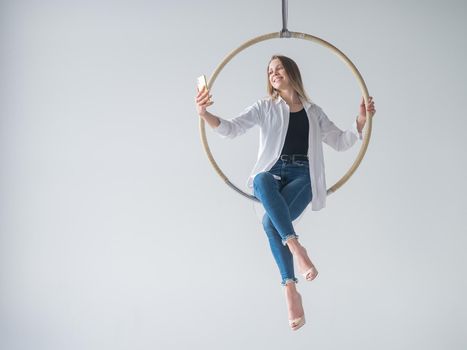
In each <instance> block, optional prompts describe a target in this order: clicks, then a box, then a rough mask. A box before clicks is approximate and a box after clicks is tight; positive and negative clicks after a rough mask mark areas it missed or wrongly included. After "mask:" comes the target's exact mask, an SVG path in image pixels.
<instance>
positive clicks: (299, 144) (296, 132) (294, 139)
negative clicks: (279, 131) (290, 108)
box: [281, 108, 310, 155]
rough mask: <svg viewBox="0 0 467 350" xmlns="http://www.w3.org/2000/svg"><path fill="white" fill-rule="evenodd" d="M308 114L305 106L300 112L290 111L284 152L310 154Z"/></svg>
mask: <svg viewBox="0 0 467 350" xmlns="http://www.w3.org/2000/svg"><path fill="white" fill-rule="evenodd" d="M309 128H310V126H309V124H308V116H307V114H306V112H305V109H304V108H303V109H302V110H301V111H299V112H294V113H292V112H290V118H289V127H288V128H287V135H286V136H285V143H284V148H282V152H281V155H283V154H289V155H291V154H308V131H309Z"/></svg>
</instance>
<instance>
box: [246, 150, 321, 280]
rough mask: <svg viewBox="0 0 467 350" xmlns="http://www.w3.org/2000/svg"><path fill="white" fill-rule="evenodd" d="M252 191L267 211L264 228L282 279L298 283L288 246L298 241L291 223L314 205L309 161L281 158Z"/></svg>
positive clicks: (262, 175) (261, 177)
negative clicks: (289, 241) (291, 240)
mask: <svg viewBox="0 0 467 350" xmlns="http://www.w3.org/2000/svg"><path fill="white" fill-rule="evenodd" d="M274 175H276V176H277V177H280V179H277V178H275V177H274ZM253 189H254V195H255V197H256V198H258V199H259V200H260V201H261V203H262V204H263V206H264V209H265V210H266V214H264V217H263V228H264V231H265V232H266V234H267V236H268V239H269V245H270V247H271V251H272V255H273V256H274V259H275V261H276V264H277V266H278V268H279V271H280V274H281V277H282V282H281V284H282V285H286V284H287V283H289V282H295V283H296V282H297V281H298V280H297V278H296V277H295V274H294V266H293V257H292V253H291V252H290V249H289V247H288V246H287V244H286V243H287V240H289V239H290V238H298V235H297V234H296V233H295V230H294V228H293V225H292V221H293V220H295V219H296V218H298V217H299V216H300V214H301V213H302V212H303V211H304V210H305V208H306V207H307V206H308V204H309V203H310V202H311V198H312V193H311V181H310V172H309V163H308V160H295V161H284V160H281V159H279V160H278V161H277V162H276V164H274V166H273V167H272V168H271V170H269V171H264V172H261V173H259V174H257V175H256V176H255V178H254V180H253Z"/></svg>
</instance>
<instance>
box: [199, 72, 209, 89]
mask: <svg viewBox="0 0 467 350" xmlns="http://www.w3.org/2000/svg"><path fill="white" fill-rule="evenodd" d="M203 86H205V87H206V89H207V88H208V82H207V81H206V76H205V75H202V76H200V77H198V91H201V90H202V89H203Z"/></svg>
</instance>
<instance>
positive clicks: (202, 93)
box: [196, 87, 214, 117]
mask: <svg viewBox="0 0 467 350" xmlns="http://www.w3.org/2000/svg"><path fill="white" fill-rule="evenodd" d="M211 97H212V96H211V95H209V90H208V89H206V87H203V88H202V89H201V90H199V91H198V95H196V109H197V110H198V115H199V116H200V117H203V116H205V115H206V112H207V111H206V108H207V107H209V106H211V105H212V104H213V103H214V102H213V101H211Z"/></svg>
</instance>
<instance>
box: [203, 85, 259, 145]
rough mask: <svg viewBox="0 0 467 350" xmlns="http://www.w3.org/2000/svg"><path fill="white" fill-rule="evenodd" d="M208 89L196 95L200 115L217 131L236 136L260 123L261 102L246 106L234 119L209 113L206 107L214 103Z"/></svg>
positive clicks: (224, 134) (230, 136) (227, 135)
mask: <svg viewBox="0 0 467 350" xmlns="http://www.w3.org/2000/svg"><path fill="white" fill-rule="evenodd" d="M210 97H211V96H210V95H209V94H208V91H207V90H206V89H204V88H203V90H201V91H200V92H199V93H198V96H197V97H196V104H197V109H198V115H199V116H200V117H201V118H203V119H204V120H205V121H206V122H207V123H208V124H209V125H210V126H211V127H212V128H213V130H214V131H215V132H217V133H218V134H219V135H221V136H223V137H228V138H234V137H237V136H239V135H241V134H243V133H245V132H246V131H247V130H248V129H250V128H252V127H253V126H255V125H258V124H260V115H261V112H260V104H259V102H257V103H255V104H254V105H252V106H250V107H248V108H246V109H245V110H244V111H243V112H242V113H241V114H240V115H239V116H237V117H236V118H234V119H232V120H226V119H223V118H221V117H217V116H215V115H213V114H212V113H209V112H208V111H207V110H206V108H207V107H209V106H210V105H212V104H213V102H212V101H211V100H210Z"/></svg>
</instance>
